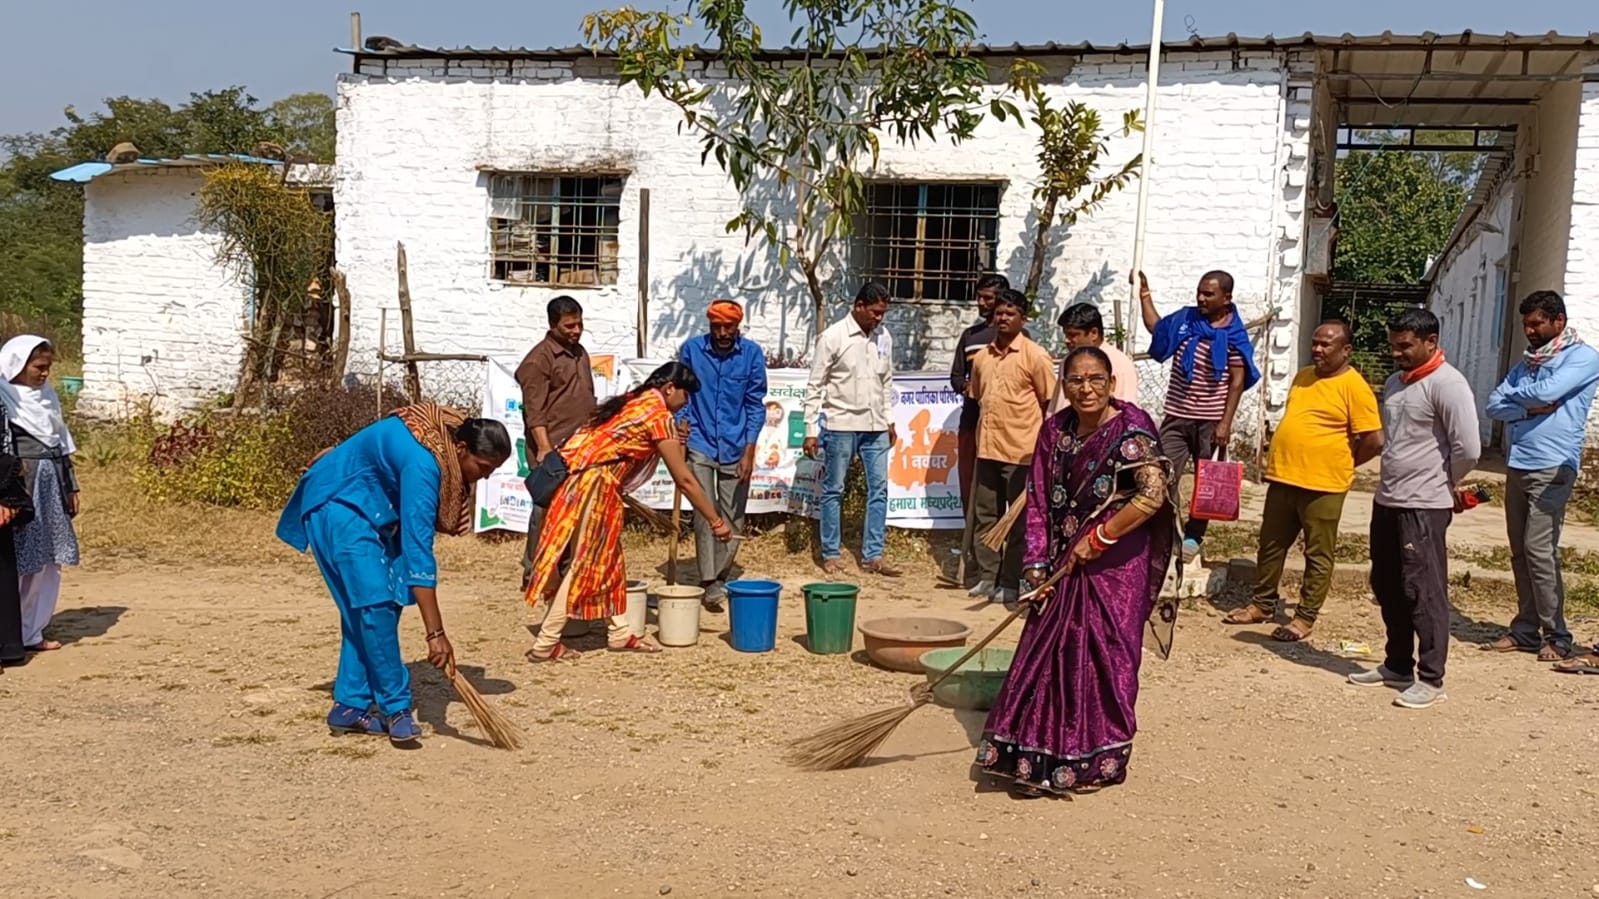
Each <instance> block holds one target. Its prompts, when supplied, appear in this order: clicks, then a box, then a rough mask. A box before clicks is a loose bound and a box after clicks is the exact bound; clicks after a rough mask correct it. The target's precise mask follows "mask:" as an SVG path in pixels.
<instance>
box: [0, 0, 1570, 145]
mask: <svg viewBox="0 0 1599 899" xmlns="http://www.w3.org/2000/svg"><path fill="white" fill-rule="evenodd" d="M351 2H354V0H351ZM625 2H631V3H632V4H633V5H636V6H640V7H654V8H660V7H662V6H667V7H675V8H676V9H678V10H679V11H681V10H682V9H683V8H684V6H685V4H684V2H683V0H675V2H670V0H653V2H652V0H577V2H571V0H567V2H560V0H556V2H552V0H383V2H376V0H371V2H369V3H368V5H367V7H366V8H364V9H361V10H360V12H361V14H362V30H363V32H364V33H365V34H366V35H367V36H369V37H370V36H372V35H386V36H388V37H392V38H395V39H397V40H400V41H402V42H405V43H410V44H417V45H420V46H446V47H455V46H463V45H471V46H477V47H486V46H495V45H498V46H502V47H503V46H524V47H547V46H568V45H572V44H577V43H579V42H580V41H581V37H582V35H581V32H580V30H579V29H580V22H581V20H582V16H583V13H584V12H587V11H589V10H590V9H601V8H606V7H614V6H620V5H624V3H625ZM4 5H5V6H6V7H9V8H8V9H6V11H5V13H4V16H3V19H4V21H5V22H6V25H7V29H6V30H7V34H8V35H9V39H8V40H7V41H6V56H7V60H6V62H7V63H8V65H7V69H8V70H10V71H11V72H13V73H26V74H25V75H22V76H20V77H19V76H18V75H15V74H14V75H13V76H12V77H11V78H10V79H8V83H7V85H6V88H5V89H4V90H0V133H8V134H14V133H18V132H24V131H48V130H49V129H51V128H54V127H56V126H57V125H61V124H63V123H64V119H63V118H62V114H61V110H62V109H63V108H65V107H66V106H68V105H72V106H75V107H76V108H77V110H78V112H79V113H80V114H87V113H89V112H90V111H93V110H97V109H100V108H101V106H100V101H101V100H102V99H103V98H105V97H115V96H124V95H126V96H132V97H140V98H151V97H154V98H160V99H163V100H166V101H168V102H169V103H173V104H174V105H176V103H178V102H181V101H182V100H184V99H185V98H186V97H187V96H188V94H189V93H190V92H194V91H203V90H209V89H215V88H222V87H227V86H229V85H235V84H237V85H243V86H245V87H247V88H249V90H250V93H251V94H253V95H254V96H256V97H258V98H260V99H261V100H262V101H263V103H266V102H271V101H272V100H276V99H278V98H280V97H283V96H287V95H288V94H292V93H299V92H302V91H322V92H325V93H332V92H333V89H334V83H335V79H336V78H337V77H338V75H339V73H340V72H344V71H348V70H349V59H348V57H344V56H340V55H337V54H335V53H333V52H332V51H333V48H335V47H343V46H346V45H348V44H349V42H350V37H349V35H350V22H349V13H350V12H351V11H352V10H351V9H350V8H349V7H348V6H343V5H340V4H336V3H329V2H328V0H275V2H273V3H270V4H259V5H257V4H249V3H243V4H239V5H237V6H228V5H226V4H218V3H216V2H214V0H153V2H148V3H128V2H125V0H73V2H72V3H71V4H70V7H69V8H70V12H67V8H63V7H57V6H56V5H55V4H54V3H41V2H31V3H30V2H27V0H6V2H5V3H4ZM752 5H753V7H754V8H756V9H758V10H760V11H761V14H759V15H757V19H758V20H759V21H761V22H762V23H763V25H766V26H767V30H768V31H769V33H770V34H772V35H774V36H776V35H782V36H784V37H786V36H787V34H788V33H789V29H787V28H780V27H778V26H781V25H783V24H785V20H784V18H783V17H782V15H781V9H782V3H781V2H780V0H752ZM1591 5H1592V0H1515V2H1509V3H1507V2H1504V0H1452V2H1443V0H1339V2H1332V3H1328V2H1323V3H1316V4H1309V3H1305V4H1296V3H1284V2H1281V0H1169V2H1168V3H1167V5H1166V16H1165V27H1164V29H1163V37H1164V39H1166V40H1182V39H1185V38H1187V37H1188V36H1189V35H1190V34H1200V35H1204V36H1213V35H1224V34H1226V33H1228V32H1236V33H1238V34H1240V35H1245V36H1252V37H1253V36H1261V35H1265V34H1276V35H1278V36H1283V35H1290V34H1291V35H1298V34H1301V33H1303V32H1305V31H1312V32H1315V33H1317V34H1342V33H1344V32H1349V33H1352V34H1378V33H1381V32H1383V31H1392V32H1394V33H1396V34H1407V33H1408V34H1417V33H1421V32H1424V31H1433V32H1437V33H1440V34H1451V33H1456V32H1459V31H1461V30H1463V29H1468V28H1469V29H1471V30H1472V31H1476V32H1485V33H1494V34H1498V33H1503V32H1505V31H1514V32H1517V33H1521V34H1542V33H1544V32H1547V31H1559V32H1561V33H1565V34H1584V33H1586V32H1588V31H1589V30H1590V28H1592V27H1595V25H1596V20H1595V19H1594V17H1593V15H1592V14H1591V13H1588V14H1584V13H1582V12H1580V10H1581V9H1582V8H1583V7H1591ZM967 7H968V8H969V9H971V10H972V11H974V12H975V13H976V15H977V21H978V26H979V28H980V30H981V31H982V33H983V38H984V40H985V41H987V42H989V43H1011V42H1016V41H1019V42H1022V43H1043V42H1046V41H1050V40H1054V41H1058V42H1061V43H1076V42H1079V41H1085V40H1086V41H1092V42H1095V43H1103V42H1112V43H1114V42H1119V41H1127V42H1129V43H1139V44H1142V43H1147V42H1148V40H1149V28H1150V15H1151V11H1152V9H1153V3H1152V2H1151V0H1143V2H1139V0H1131V2H1121V3H1106V2H1104V0H1096V2H1090V3H1083V2H1072V0H970V2H968V3H967ZM63 15H65V16H66V17H65V18H63Z"/></svg>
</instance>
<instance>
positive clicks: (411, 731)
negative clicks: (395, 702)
mask: <svg viewBox="0 0 1599 899" xmlns="http://www.w3.org/2000/svg"><path fill="white" fill-rule="evenodd" d="M385 723H386V724H387V725H388V728H389V742H390V743H393V744H394V745H396V746H410V745H413V744H415V743H416V742H417V741H419V740H421V739H422V728H421V727H420V726H418V725H417V723H416V715H415V713H413V712H412V711H411V710H410V709H406V710H405V711H403V712H396V713H394V714H393V715H390V716H389V717H388V719H387V721H386V722H385Z"/></svg>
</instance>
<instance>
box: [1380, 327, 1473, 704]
mask: <svg viewBox="0 0 1599 899" xmlns="http://www.w3.org/2000/svg"><path fill="white" fill-rule="evenodd" d="M1388 346H1389V349H1390V350H1391V351H1392V353H1393V358H1394V365H1395V366H1396V367H1397V368H1398V371H1396V372H1394V373H1393V374H1392V375H1390V376H1389V378H1388V383H1387V384H1386V385H1385V386H1384V387H1383V399H1382V429H1383V438H1384V440H1385V441H1386V442H1385V444H1384V446H1383V451H1382V478H1381V480H1380V481H1379V482H1378V486H1377V496H1376V498H1375V500H1374V501H1373V502H1372V507H1371V590H1372V593H1373V594H1375V595H1376V597H1377V604H1378V605H1379V606H1381V607H1382V622H1383V628H1384V629H1385V630H1386V631H1387V633H1388V644H1387V647H1386V653H1385V658H1384V660H1383V663H1382V664H1381V665H1380V666H1378V667H1377V668H1376V670H1374V671H1363V672H1360V673H1358V674H1351V675H1350V676H1349V681H1350V683H1354V684H1358V685H1360V686H1364V687H1381V686H1385V685H1386V686H1389V687H1396V688H1401V689H1403V691H1404V692H1402V693H1400V694H1399V696H1398V697H1397V698H1395V699H1394V704H1395V705H1398V706H1402V707H1404V708H1407V709H1424V708H1427V707H1429V706H1431V705H1433V704H1435V703H1438V702H1442V701H1443V700H1445V699H1447V698H1448V697H1447V696H1446V695H1445V694H1444V689H1443V687H1444V663H1445V662H1446V661H1447V659H1448V656H1449V610H1450V606H1449V547H1448V544H1447V543H1446V542H1445V536H1446V534H1447V533H1448V531H1449V522H1450V521H1451V520H1452V519H1453V518H1454V513H1456V512H1459V511H1461V510H1462V506H1461V502H1460V495H1459V490H1458V485H1459V483H1460V481H1461V479H1462V478H1464V477H1465V476H1466V475H1467V474H1469V473H1470V472H1471V469H1472V468H1473V467H1474V466H1475V465H1476V464H1477V459H1478V457H1479V456H1481V455H1482V439H1481V436H1480V434H1479V432H1478V430H1477V401H1476V399H1475V398H1473V397H1472V395H1471V386H1470V385H1469V384H1467V383H1466V379H1465V377H1463V376H1462V375H1461V374H1460V372H1459V371H1457V370H1456V369H1455V368H1454V366H1452V365H1450V364H1449V363H1447V362H1445V361H1444V354H1443V350H1441V349H1439V348H1438V317H1437V316H1436V315H1433V314H1432V313H1431V312H1429V311H1427V310H1426V309H1420V308H1412V309H1406V310H1404V311H1402V312H1400V313H1399V314H1398V315H1396V316H1394V317H1393V318H1392V319H1390V320H1389V322H1388ZM1418 646H1419V650H1420V652H1419V653H1418V652H1417V649H1418Z"/></svg>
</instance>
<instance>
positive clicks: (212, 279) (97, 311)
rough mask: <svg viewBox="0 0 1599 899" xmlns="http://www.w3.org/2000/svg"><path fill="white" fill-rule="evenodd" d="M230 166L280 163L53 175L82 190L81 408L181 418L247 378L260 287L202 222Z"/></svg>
mask: <svg viewBox="0 0 1599 899" xmlns="http://www.w3.org/2000/svg"><path fill="white" fill-rule="evenodd" d="M229 162H244V163H249V164H258V165H272V166H276V165H280V164H281V163H276V162H273V161H271V160H267V159H257V158H255V157H250V156H185V157H182V158H179V159H141V160H139V161H137V162H131V163H123V164H115V165H114V164H112V163H108V162H86V163H83V164H81V165H75V166H72V167H71V168H67V169H63V170H61V171H59V172H55V173H54V174H53V175H52V176H51V177H53V178H55V179H56V180H57V181H66V182H75V183H80V184H82V185H83V392H82V393H81V394H80V395H79V399H78V408H79V409H80V410H82V411H83V412H85V413H87V414H90V415H99V416H104V417H127V416H129V415H132V414H136V413H139V412H142V411H144V410H146V409H148V410H149V411H151V412H153V413H155V414H157V415H160V416H171V415H173V414H176V413H178V412H181V411H184V410H187V409H191V408H193V407H195V406H197V405H199V404H201V403H204V402H206V401H208V400H211V399H214V398H215V397H217V396H218V395H220V394H223V393H227V392H229V391H231V390H233V388H234V385H235V384H237V382H238V375H239V365H240V362H241V360H242V358H243V342H242V338H241V335H242V334H243V333H244V331H245V327H246V324H247V322H248V319H249V315H250V290H249V288H248V286H247V285H246V284H245V283H243V282H242V281H241V279H240V278H239V277H238V276H237V273H234V272H229V271H227V270H225V269H224V268H223V267H221V266H219V265H218V264H217V249H218V239H217V235H216V234H214V233H209V232H207V231H205V230H203V229H201V228H200V227H199V225H198V224H197V223H196V222H195V210H196V203H197V198H198V195H199V193H200V189H201V188H202V187H203V186H204V183H205V179H204V173H205V171H206V170H207V169H211V168H214V167H215V166H218V165H222V164H224V163H229ZM323 168H325V167H315V166H311V167H295V170H291V172H290V179H291V180H299V181H301V182H302V183H312V182H315V181H317V180H319V179H325V178H326V177H327V176H328V173H326V172H325V171H321V170H320V169H323Z"/></svg>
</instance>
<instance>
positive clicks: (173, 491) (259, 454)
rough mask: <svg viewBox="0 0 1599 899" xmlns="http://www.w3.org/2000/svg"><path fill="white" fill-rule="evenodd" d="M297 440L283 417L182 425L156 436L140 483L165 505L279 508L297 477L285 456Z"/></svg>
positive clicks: (139, 476) (212, 419) (209, 420)
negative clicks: (290, 444)
mask: <svg viewBox="0 0 1599 899" xmlns="http://www.w3.org/2000/svg"><path fill="white" fill-rule="evenodd" d="M292 435H293V432H292V430H291V429H290V427H289V420H288V416H287V415H284V414H277V415H266V416H260V417H255V416H249V417H228V418H226V419H219V418H218V417H216V416H215V415H214V414H213V415H207V416H205V417H202V418H200V419H198V420H194V421H186V422H179V423H177V424H175V425H173V426H172V427H171V428H169V429H167V430H166V431H165V432H164V433H162V434H160V435H159V436H157V437H156V439H155V441H154V443H153V444H152V446H151V449H150V456H149V459H148V461H147V463H146V464H145V465H143V466H141V467H140V468H139V470H138V472H137V480H138V483H139V485H140V486H141V487H142V488H143V489H144V491H145V492H146V493H147V494H149V496H150V497H151V498H152V499H156V500H160V501H163V502H194V503H201V504H204V505H214V506H239V507H242V508H246V509H273V508H278V507H280V506H281V505H282V504H283V502H284V500H286V499H287V498H288V496H289V493H290V491H292V490H293V489H294V482H295V480H296V477H297V474H298V472H297V471H296V470H295V468H294V467H293V466H292V465H291V464H290V463H289V460H288V458H287V457H286V455H285V453H284V452H283V449H284V448H285V447H286V446H287V445H288V444H289V443H290V442H291V439H292Z"/></svg>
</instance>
